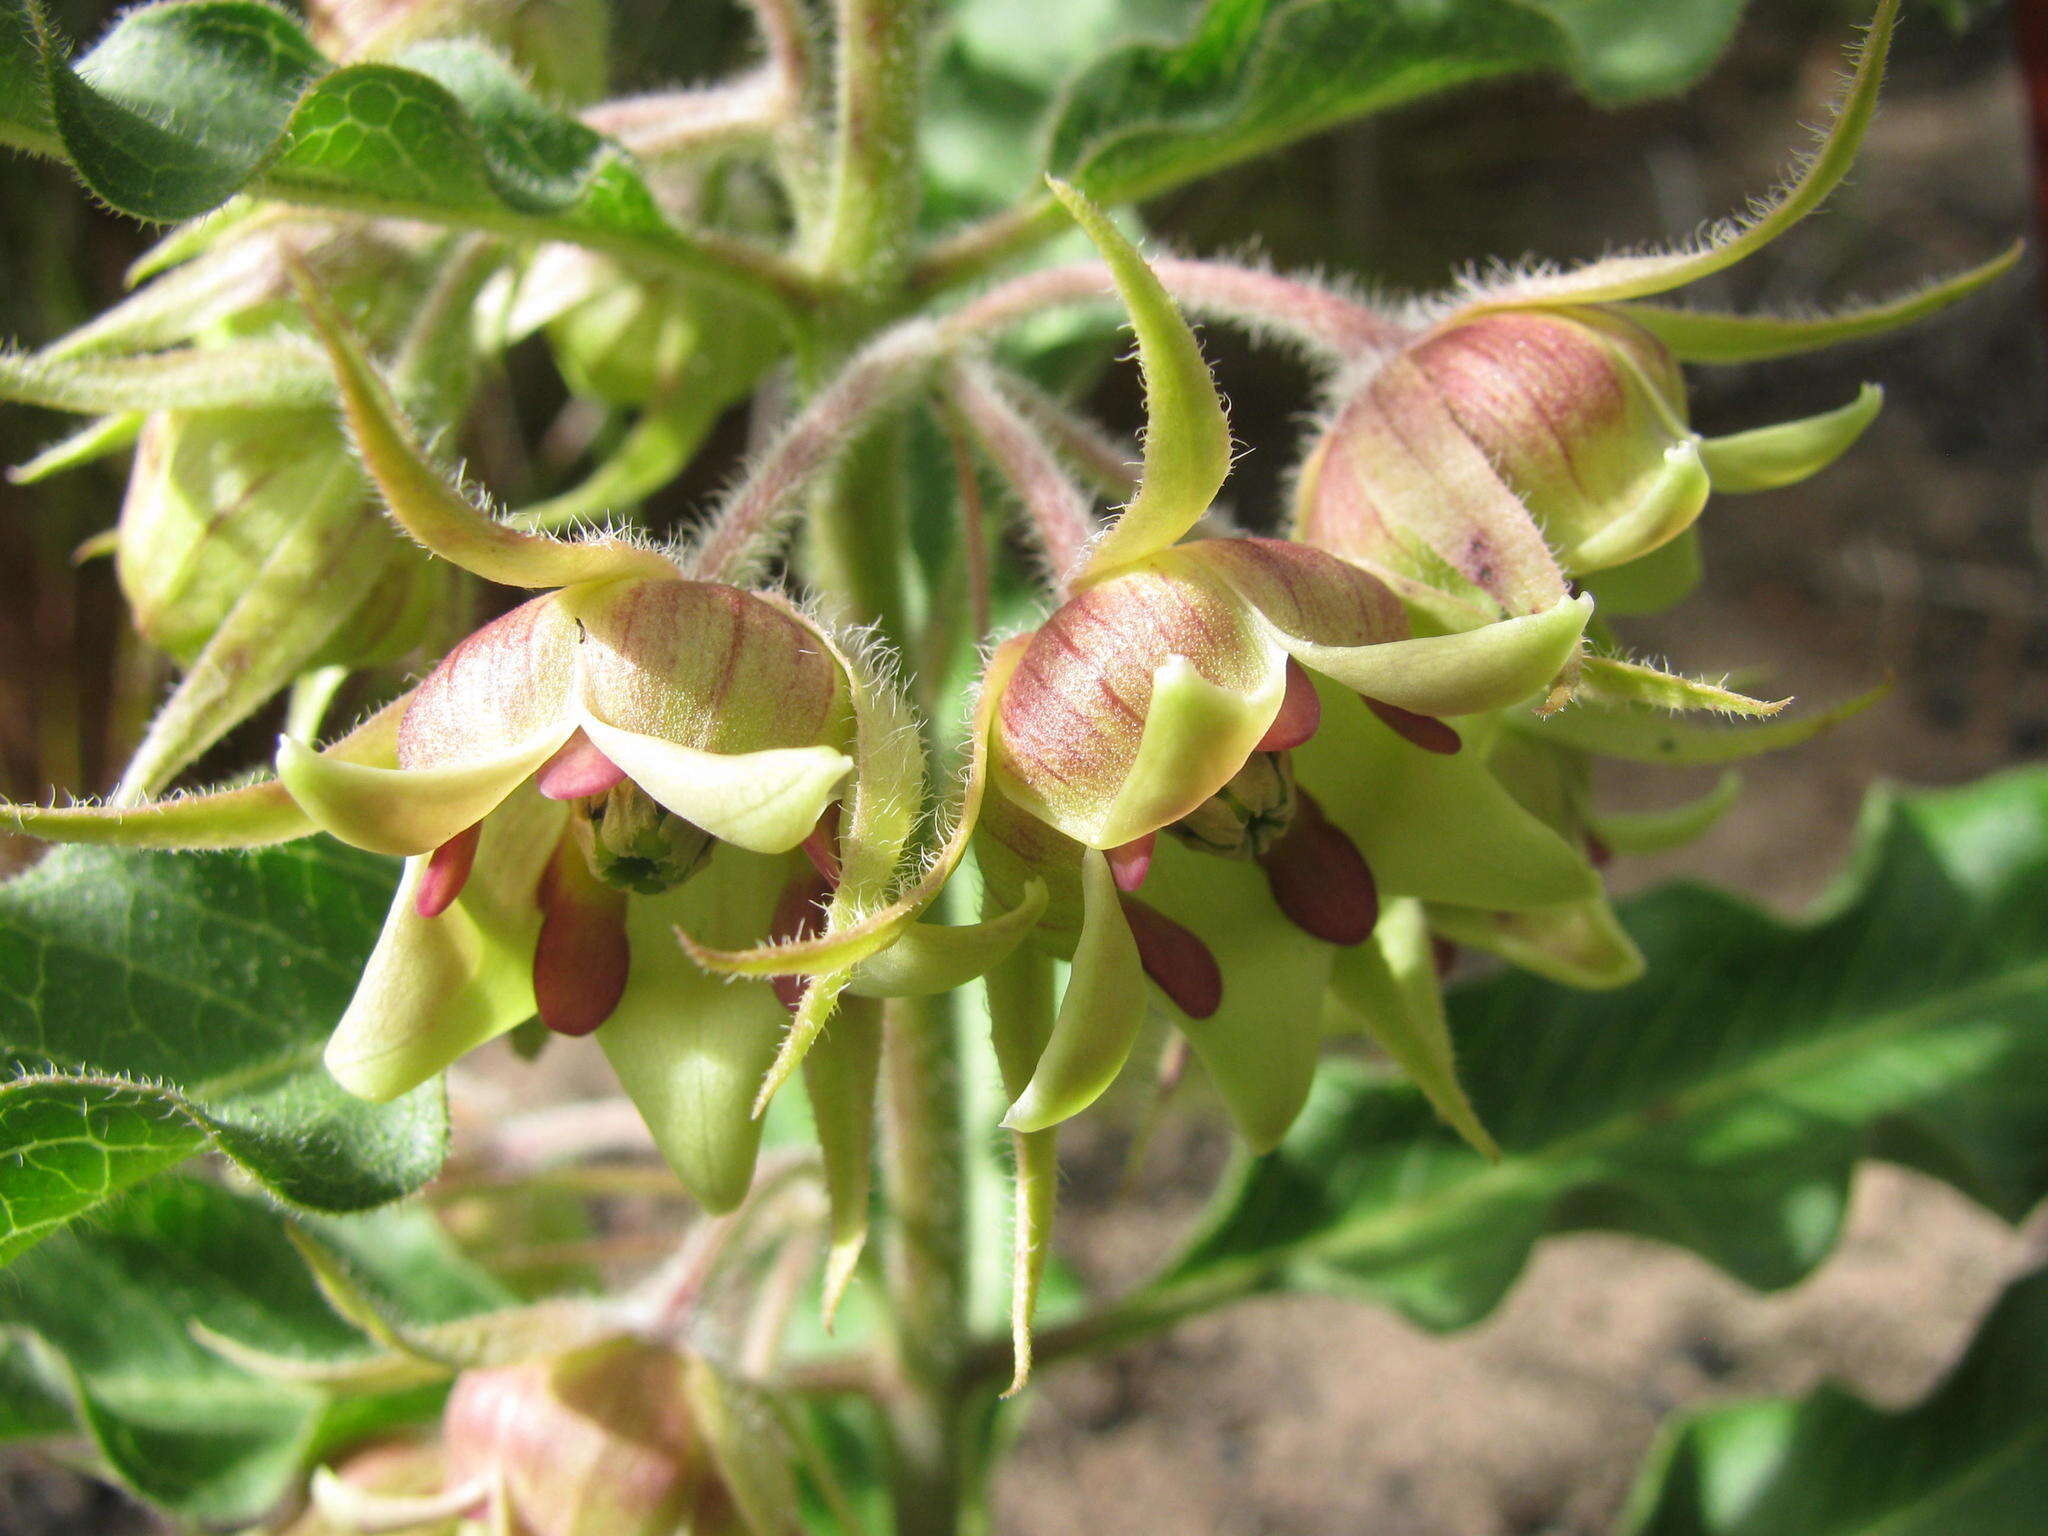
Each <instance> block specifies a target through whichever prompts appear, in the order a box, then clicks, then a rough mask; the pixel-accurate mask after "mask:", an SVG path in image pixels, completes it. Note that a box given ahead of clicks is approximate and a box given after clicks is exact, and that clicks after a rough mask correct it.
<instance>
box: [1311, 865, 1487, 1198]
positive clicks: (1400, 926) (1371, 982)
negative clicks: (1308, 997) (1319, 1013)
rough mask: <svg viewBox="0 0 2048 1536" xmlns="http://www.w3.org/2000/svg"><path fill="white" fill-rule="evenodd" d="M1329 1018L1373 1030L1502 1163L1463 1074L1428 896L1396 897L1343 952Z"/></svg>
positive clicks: (1452, 1118)
mask: <svg viewBox="0 0 2048 1536" xmlns="http://www.w3.org/2000/svg"><path fill="white" fill-rule="evenodd" d="M1325 1023H1326V1024H1327V1025H1331V1026H1335V1027H1338V1028H1342V1029H1345V1030H1360V1031H1363V1032H1364V1033H1366V1034H1368V1035H1370V1036H1371V1037H1372V1038H1373V1040H1374V1041H1376V1042H1377V1043H1378V1045H1379V1047H1380V1049H1381V1050H1383V1051H1385V1052H1386V1053H1387V1054H1388V1055H1389V1056H1390V1057H1392V1058H1393V1060H1394V1063H1395V1065H1396V1066H1398V1067H1400V1069H1401V1070H1402V1071H1403V1072H1405V1073H1406V1074H1407V1075H1408V1078H1409V1080H1410V1081H1411V1082H1413V1083H1414V1084H1415V1086H1416V1087H1418V1088H1420V1089H1421V1090H1422V1093H1423V1096H1424V1097H1425V1098H1427V1099H1428V1100H1429V1102H1430V1105H1431V1106H1432V1107H1433V1108H1434V1109H1435V1110H1436V1112H1437V1115H1438V1116H1439V1117H1440V1118H1441V1119H1442V1120H1443V1122H1444V1124H1446V1125H1448V1126H1450V1127H1451V1129H1452V1130H1454V1131H1456V1132H1457V1133H1458V1134H1459V1135H1460V1136H1462V1137H1464V1138H1465V1140H1466V1141H1467V1142H1468V1143H1470V1144H1471V1146H1472V1147H1473V1148H1474V1150H1476V1151H1478V1152H1480V1153H1482V1154H1484V1155H1485V1156H1486V1157H1488V1158H1490V1159H1491V1160H1493V1161H1494V1162H1498V1161H1500V1147H1499V1146H1498V1145H1496V1144H1495V1142H1494V1139H1493V1137H1492V1135H1490V1134H1489V1133H1488V1131H1487V1129H1486V1127H1485V1126H1484V1125H1482V1124H1481V1123H1480V1120H1479V1114H1478V1112H1477V1111H1476V1110H1474V1109H1473V1107H1472V1101H1471V1100H1470V1099H1469V1098H1467V1097H1466V1096H1465V1087H1464V1084H1463V1083H1461V1082H1460V1081H1459V1080H1458V1061H1457V1047H1456V1044H1455V1043H1454V1042H1453V1041H1452V1039H1451V1026H1450V1023H1449V1021H1448V1020H1447V1019H1446V1018H1445V1016H1444V997H1443V988H1442V987H1441V986H1440V985H1439V984H1438V980H1437V971H1436V955H1435V950H1434V946H1433V944H1432V943H1431V940H1430V933H1429V925H1428V923H1427V922H1426V921H1425V920H1424V916H1423V909H1422V904H1421V903H1420V902H1418V901H1412V900H1401V901H1392V902H1389V903H1388V904H1387V905H1386V907H1385V908H1384V909H1383V910H1382V911H1381V912H1380V920H1379V923H1378V925H1377V926H1376V927H1375V928H1374V929H1373V933H1372V937H1371V938H1370V939H1368V940H1367V941H1366V942H1365V943H1363V944H1357V945H1353V946H1351V947H1350V948H1348V949H1340V950H1338V951H1337V954H1336V959H1335V962H1334V963H1333V965H1332V966H1331V970H1330V996H1329V1006H1328V1008H1327V1011H1326V1013H1325Z"/></svg>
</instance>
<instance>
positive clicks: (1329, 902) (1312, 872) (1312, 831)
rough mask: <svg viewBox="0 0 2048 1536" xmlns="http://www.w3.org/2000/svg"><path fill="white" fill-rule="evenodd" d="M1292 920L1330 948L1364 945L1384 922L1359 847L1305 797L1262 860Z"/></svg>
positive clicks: (1299, 797)
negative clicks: (1283, 832)
mask: <svg viewBox="0 0 2048 1536" xmlns="http://www.w3.org/2000/svg"><path fill="white" fill-rule="evenodd" d="M1259 867H1260V868H1262V869H1263V870H1265V872H1266V884H1267V885H1268V886H1269V887H1270V888H1271V889H1272V892H1273V900H1274V901H1275V902H1277V903H1278V904H1279V907H1280V910H1281V912H1282V913H1284V914H1285V915H1286V917H1287V920H1288V921H1289V922H1291V923H1292V924H1294V926H1295V927H1297V928H1299V929H1301V931H1302V932H1304V933H1307V934H1310V935H1312V936H1313V937H1315V938H1318V939H1321V940H1322V941H1323V942H1324V943H1325V944H1343V945H1352V944H1363V943H1364V942H1365V941H1366V940H1367V939H1369V938H1371V937H1372V930H1373V926H1374V925H1375V924H1376V923H1378V922H1379V918H1380V897H1379V888H1378V887H1377V886H1376V885H1375V884H1374V883H1373V878H1372V870H1371V869H1370V868H1369V867H1368V866H1367V865H1366V862H1365V855H1363V854H1361V853H1360V852H1359V851H1358V845H1357V844H1355V843H1353V842H1352V841H1351V839H1350V838H1348V837H1346V836H1345V835H1344V833H1343V831H1342V829H1340V828H1339V827H1337V826H1336V825H1335V824H1334V823H1332V822H1331V821H1330V820H1329V819H1328V818H1327V817H1325V816H1324V815H1323V810H1322V807H1321V806H1319V805H1317V804H1316V803H1315V801H1314V800H1312V799H1310V798H1309V797H1308V796H1307V795H1305V794H1300V793H1297V795H1296V797H1295V812H1294V824H1293V825H1292V826H1290V827H1289V828H1288V829H1287V833H1286V835H1285V836H1284V837H1282V838H1281V839H1280V841H1279V842H1277V843H1275V844H1274V845H1273V847H1272V849H1271V850H1270V851H1269V852H1268V853H1267V854H1266V855H1265V857H1263V858H1262V859H1260V860H1259Z"/></svg>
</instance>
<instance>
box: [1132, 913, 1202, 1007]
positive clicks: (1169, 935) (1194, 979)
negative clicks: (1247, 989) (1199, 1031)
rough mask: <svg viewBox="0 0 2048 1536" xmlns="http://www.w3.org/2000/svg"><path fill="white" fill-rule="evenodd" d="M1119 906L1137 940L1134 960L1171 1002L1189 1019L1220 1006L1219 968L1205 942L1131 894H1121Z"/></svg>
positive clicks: (1133, 936)
mask: <svg viewBox="0 0 2048 1536" xmlns="http://www.w3.org/2000/svg"><path fill="white" fill-rule="evenodd" d="M1123 907H1124V921H1125V922H1127V923H1129V924H1130V925H1131V937H1132V938H1133V939H1134V940H1136V941H1137V945H1138V963H1139V964H1140V965H1142V966H1143V967H1144V968H1145V974H1146V975H1147V976H1148V977H1150V978H1151V980H1152V984H1153V985H1154V986H1156V987H1158V988H1159V990H1160V991H1162V992H1164V993H1165V994H1166V995H1167V996H1168V997H1169V998H1171V999H1172V1000H1173V1006H1174V1007H1176V1008H1178V1009H1179V1010H1180V1011H1181V1012H1182V1013H1184V1014H1186V1015H1187V1016H1188V1017H1189V1018H1191V1019H1206V1018H1208V1017H1209V1016H1210V1015H1211V1014H1213V1013H1215V1011H1216V1010H1217V1009H1218V1008H1220V1007H1222V1006H1223V972H1222V970H1221V969H1220V968H1219V967H1218V966H1217V964H1216V957H1215V956H1214V955H1213V954H1211V953H1210V952H1209V946H1208V945H1206V944H1204V943H1203V942H1202V941H1201V940H1200V939H1199V938H1197V937H1196V936H1195V934H1194V933H1193V931H1192V930H1190V929H1187V928H1183V927H1182V926H1181V925H1180V924H1179V923H1177V922H1175V921H1174V920H1173V919H1172V918H1170V917H1168V916H1167V915H1166V914H1165V913H1163V912H1161V911H1159V910H1158V909H1157V908H1156V907H1150V906H1147V905H1146V904H1145V903H1144V902H1142V901H1140V900H1138V898H1137V897H1135V896H1126V897H1124V898H1123Z"/></svg>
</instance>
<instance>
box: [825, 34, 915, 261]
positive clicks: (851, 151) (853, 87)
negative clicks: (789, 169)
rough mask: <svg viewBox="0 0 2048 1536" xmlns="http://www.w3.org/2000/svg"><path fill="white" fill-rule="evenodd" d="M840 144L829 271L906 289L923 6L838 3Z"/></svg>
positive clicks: (836, 147) (835, 148) (835, 163)
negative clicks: (904, 276)
mask: <svg viewBox="0 0 2048 1536" xmlns="http://www.w3.org/2000/svg"><path fill="white" fill-rule="evenodd" d="M834 15H835V19H836V27H835V36H836V39H837V43H838V49H839V55H838V60H837V65H838V69H837V95H836V100H835V103H834V105H835V109H836V116H837V139H836V142H835V144H834V146H833V163H832V193H831V204H830V210H829V213H828V215H827V219H826V228H825V232H824V245H823V249H822V250H821V251H820V252H819V255H820V257H821V260H822V262H823V265H824V269H825V271H826V273H827V274H829V276H830V277H831V278H833V279H836V280H838V281H840V282H843V283H848V284H849V285H851V286H852V287H854V288H855V289H857V290H863V291H867V292H870V293H889V292H892V291H893V290H894V289H896V288H897V287H900V286H901V283H902V280H903V273H904V270H905V268H906V266H907V265H908V263H909V258H910V245H911V238H912V236H913V234H914V233H915V232H916V229H917V212H918V201H919V196H920V193H921V191H922V167H921V166H920V165H919V163H918V154H917V133H918V113H919V109H920V107H921V105H922V95H921V87H922V84H923V78H924V69H923V66H922V56H921V48H922V42H923V38H924V34H925V32H926V29H927V24H928V20H929V18H928V16H927V6H926V4H925V3H924V0H837V4H836V5H835V6H834Z"/></svg>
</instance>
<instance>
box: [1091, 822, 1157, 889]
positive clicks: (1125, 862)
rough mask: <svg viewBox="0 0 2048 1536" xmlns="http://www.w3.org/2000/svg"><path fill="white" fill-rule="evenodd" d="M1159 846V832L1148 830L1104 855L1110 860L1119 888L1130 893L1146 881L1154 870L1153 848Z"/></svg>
mask: <svg viewBox="0 0 2048 1536" xmlns="http://www.w3.org/2000/svg"><path fill="white" fill-rule="evenodd" d="M1158 846H1159V834H1158V833H1157V832H1147V833H1146V834H1145V835H1144V836H1143V837H1139V838H1133V839H1132V840H1131V841H1130V842H1128V843H1125V844H1124V845H1123V846H1122V847H1120V848H1112V849H1110V850H1109V851H1108V852H1107V853H1106V854H1104V855H1103V857H1104V858H1106V859H1108V860H1109V875H1110V878H1111V879H1112V880H1114V881H1116V888H1117V889H1118V890H1120V891H1123V892H1125V893H1127V894H1128V893H1129V892H1131V891H1135V890H1136V889H1137V888H1138V887H1139V886H1141V885H1143V884H1144V883H1145V876H1146V875H1148V874H1150V873H1151V872H1152V850H1153V849H1154V848H1156V847H1158Z"/></svg>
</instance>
